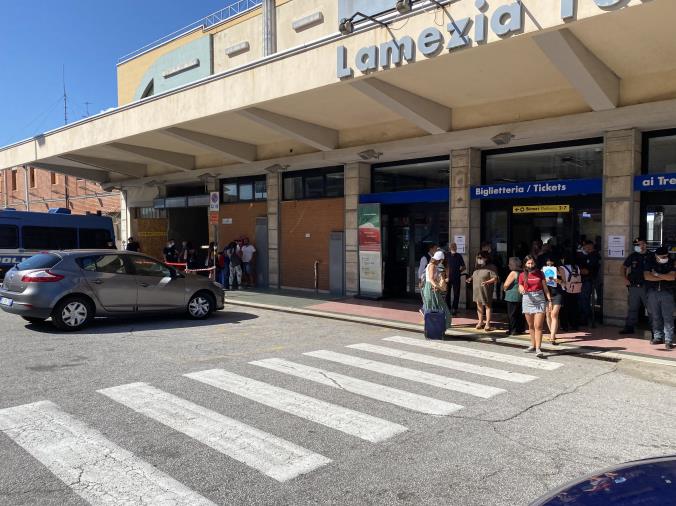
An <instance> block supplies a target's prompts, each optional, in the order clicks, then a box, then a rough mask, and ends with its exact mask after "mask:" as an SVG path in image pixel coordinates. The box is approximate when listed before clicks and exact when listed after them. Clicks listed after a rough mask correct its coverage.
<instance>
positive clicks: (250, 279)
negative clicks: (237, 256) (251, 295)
mask: <svg viewBox="0 0 676 506" xmlns="http://www.w3.org/2000/svg"><path fill="white" fill-rule="evenodd" d="M255 255H256V248H255V247H254V245H253V244H250V243H249V238H248V237H245V238H244V239H243V241H242V274H243V278H244V280H243V281H244V283H245V284H247V285H248V286H250V287H253V286H254V284H255V279H254V256H255Z"/></svg>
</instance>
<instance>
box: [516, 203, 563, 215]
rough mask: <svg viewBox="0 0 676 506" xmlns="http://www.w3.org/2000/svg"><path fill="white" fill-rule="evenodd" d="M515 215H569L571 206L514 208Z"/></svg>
mask: <svg viewBox="0 0 676 506" xmlns="http://www.w3.org/2000/svg"><path fill="white" fill-rule="evenodd" d="M512 212H513V213H514V214H535V213H569V212H570V205H568V204H555V205H544V206H513V207H512Z"/></svg>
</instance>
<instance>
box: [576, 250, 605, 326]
mask: <svg viewBox="0 0 676 506" xmlns="http://www.w3.org/2000/svg"><path fill="white" fill-rule="evenodd" d="M578 265H579V266H580V273H581V274H582V291H581V292H580V298H579V302H580V304H579V307H580V316H581V320H580V323H581V324H582V325H589V324H590V322H591V320H592V317H593V312H594V310H593V308H592V293H593V292H594V286H595V285H596V278H597V277H598V274H599V270H600V268H601V257H600V255H599V254H598V252H597V251H596V246H595V245H594V241H589V240H587V241H585V242H584V245H583V246H582V252H581V254H580V256H579V257H578Z"/></svg>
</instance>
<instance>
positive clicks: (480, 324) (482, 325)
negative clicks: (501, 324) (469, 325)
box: [475, 323, 484, 330]
mask: <svg viewBox="0 0 676 506" xmlns="http://www.w3.org/2000/svg"><path fill="white" fill-rule="evenodd" d="M475 328H476V329H477V330H481V329H482V328H484V324H483V323H477V324H476V327H475Z"/></svg>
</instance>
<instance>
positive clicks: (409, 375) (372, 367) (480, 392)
mask: <svg viewBox="0 0 676 506" xmlns="http://www.w3.org/2000/svg"><path fill="white" fill-rule="evenodd" d="M304 355H307V356H309V357H315V358H321V359H323V360H329V361H331V362H336V363H339V364H344V365H348V366H352V367H358V368H360V369H366V370H368V371H373V372H377V373H380V374H385V375H388V376H394V377H397V378H403V379H406V380H409V381H415V382H418V383H425V384H427V385H432V386H435V387H438V388H443V389H446V390H453V391H456V392H462V393H466V394H469V395H474V396H476V397H482V398H484V399H488V398H490V397H493V396H495V395H498V394H503V393H505V392H506V390H504V389H502V388H496V387H492V386H488V385H480V384H479V383H472V382H470V381H463V380H459V379H455V378H449V377H447V376H441V375H440V374H433V373H429V372H425V371H418V370H416V369H409V368H407V367H401V366H398V365H392V364H387V363H385V362H377V361H374V360H368V359H364V358H360V357H355V356H352V355H345V354H343V353H336V352H333V351H328V350H318V351H310V352H307V353H304Z"/></svg>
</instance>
